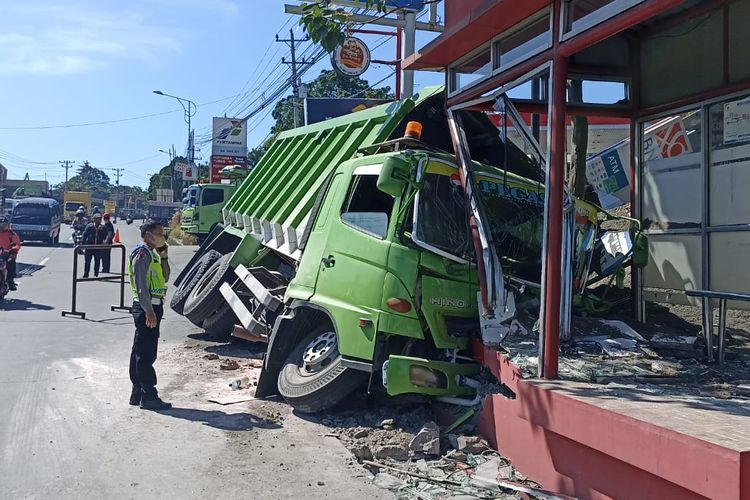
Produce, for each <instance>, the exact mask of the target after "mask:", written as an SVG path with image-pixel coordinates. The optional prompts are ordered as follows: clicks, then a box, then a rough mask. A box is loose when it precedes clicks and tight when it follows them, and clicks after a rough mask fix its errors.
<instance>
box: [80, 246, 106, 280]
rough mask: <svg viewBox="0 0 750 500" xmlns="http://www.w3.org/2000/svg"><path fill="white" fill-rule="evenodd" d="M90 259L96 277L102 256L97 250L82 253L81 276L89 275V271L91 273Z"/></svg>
mask: <svg viewBox="0 0 750 500" xmlns="http://www.w3.org/2000/svg"><path fill="white" fill-rule="evenodd" d="M91 259H94V274H95V275H97V276H98V275H99V266H100V263H101V260H102V254H101V253H100V251H99V250H84V251H83V275H84V276H88V275H89V271H91Z"/></svg>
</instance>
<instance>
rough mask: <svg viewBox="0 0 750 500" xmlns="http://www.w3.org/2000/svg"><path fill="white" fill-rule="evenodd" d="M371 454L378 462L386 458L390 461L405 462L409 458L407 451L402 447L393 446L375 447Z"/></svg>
mask: <svg viewBox="0 0 750 500" xmlns="http://www.w3.org/2000/svg"><path fill="white" fill-rule="evenodd" d="M372 454H373V456H374V457H375V458H377V459H378V460H383V459H386V458H390V459H392V460H407V459H408V458H409V450H408V449H406V447H404V446H399V445H395V444H386V445H383V446H377V447H375V448H374V449H373V450H372Z"/></svg>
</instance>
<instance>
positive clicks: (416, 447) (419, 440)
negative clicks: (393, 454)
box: [409, 422, 440, 455]
mask: <svg viewBox="0 0 750 500" xmlns="http://www.w3.org/2000/svg"><path fill="white" fill-rule="evenodd" d="M409 449H410V450H411V451H414V452H417V453H426V454H428V455H440V429H439V428H438V425H437V424H436V423H435V422H428V423H426V424H425V425H424V426H423V427H422V429H421V430H420V431H419V432H418V433H417V435H416V436H414V438H413V439H412V440H411V442H410V443H409Z"/></svg>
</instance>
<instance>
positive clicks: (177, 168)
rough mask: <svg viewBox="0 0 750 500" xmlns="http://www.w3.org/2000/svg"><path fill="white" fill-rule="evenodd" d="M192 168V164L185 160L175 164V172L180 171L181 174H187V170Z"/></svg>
mask: <svg viewBox="0 0 750 500" xmlns="http://www.w3.org/2000/svg"><path fill="white" fill-rule="evenodd" d="M189 168H190V165H188V164H187V163H185V162H182V161H178V162H175V164H174V170H175V172H180V173H181V174H183V175H184V174H185V172H186V171H187V170H188V169H189Z"/></svg>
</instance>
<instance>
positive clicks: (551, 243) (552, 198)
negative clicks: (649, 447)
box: [544, 56, 568, 380]
mask: <svg viewBox="0 0 750 500" xmlns="http://www.w3.org/2000/svg"><path fill="white" fill-rule="evenodd" d="M567 78H568V58H567V57H560V56H558V57H555V59H554V60H553V62H552V102H551V107H552V114H551V120H550V127H551V132H550V156H549V158H550V163H549V174H548V175H549V198H548V199H549V207H548V215H547V225H548V230H547V231H548V232H547V249H546V250H547V260H546V277H545V278H546V285H545V287H544V290H545V294H544V378H546V379H548V380H553V379H556V378H557V364H558V355H559V351H560V299H561V278H562V240H563V227H562V222H563V193H564V185H565V133H566V129H565V111H566V102H565V101H566V89H567Z"/></svg>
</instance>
